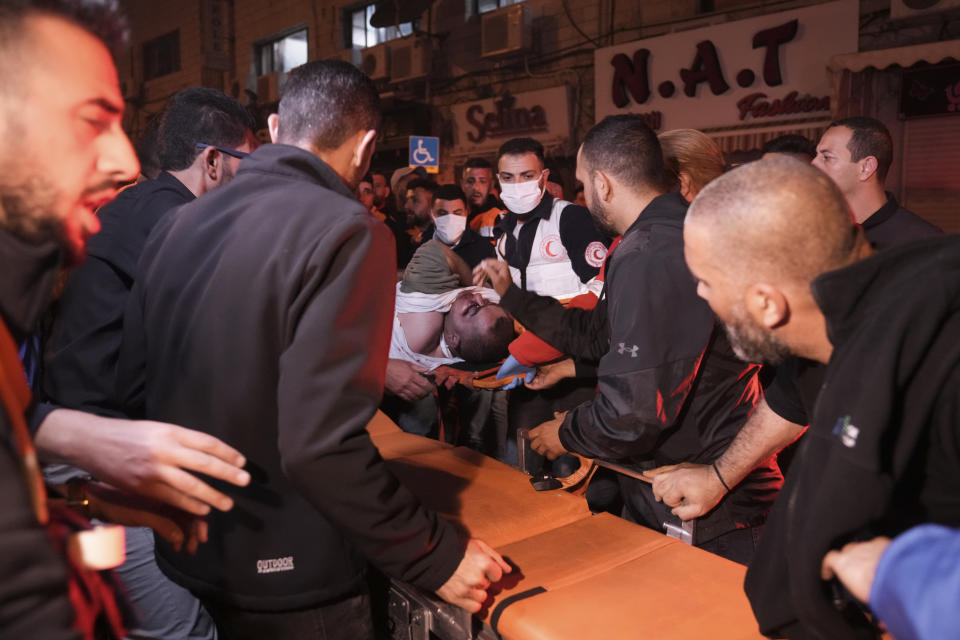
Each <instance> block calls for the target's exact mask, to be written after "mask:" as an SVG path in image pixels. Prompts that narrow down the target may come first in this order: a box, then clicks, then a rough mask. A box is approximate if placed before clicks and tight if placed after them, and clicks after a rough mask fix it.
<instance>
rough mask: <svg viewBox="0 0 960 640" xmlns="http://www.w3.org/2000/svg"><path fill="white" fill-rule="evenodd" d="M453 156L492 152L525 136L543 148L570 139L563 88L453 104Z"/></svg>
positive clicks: (567, 95) (568, 110)
mask: <svg viewBox="0 0 960 640" xmlns="http://www.w3.org/2000/svg"><path fill="white" fill-rule="evenodd" d="M451 110H452V111H453V117H454V125H455V134H454V136H455V143H454V149H453V153H454V154H456V155H468V154H476V153H488V152H490V151H494V150H496V149H497V148H498V147H499V146H500V145H501V144H503V143H504V142H505V141H506V140H509V139H510V138H516V137H519V136H529V137H531V138H536V139H537V140H539V141H540V142H541V143H542V144H544V145H545V146H550V145H553V144H557V143H562V142H566V141H568V140H569V139H570V99H569V92H568V89H567V87H554V88H552V89H543V90H541V91H530V92H526V93H518V94H516V95H510V94H504V95H502V96H500V97H497V98H492V99H488V100H480V101H477V102H468V103H463V104H456V105H453V106H452V107H451Z"/></svg>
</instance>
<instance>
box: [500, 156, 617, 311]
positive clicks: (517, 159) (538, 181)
mask: <svg viewBox="0 0 960 640" xmlns="http://www.w3.org/2000/svg"><path fill="white" fill-rule="evenodd" d="M498 155H499V160H498V161H497V166H498V171H499V173H498V174H497V177H498V179H499V180H500V189H501V194H500V197H501V199H502V200H503V204H504V205H505V206H506V207H507V213H506V215H505V216H503V217H502V218H501V219H500V220H499V222H498V223H497V233H498V234H499V236H498V239H497V251H498V253H499V254H500V255H501V256H503V259H504V260H506V262H507V264H509V265H510V273H511V274H512V276H513V281H514V283H516V285H517V286H518V287H520V288H521V289H523V290H527V291H533V292H534V293H539V294H540V295H545V296H551V297H553V298H557V299H558V300H565V299H569V298H573V297H575V296H578V295H580V294H582V293H587V292H588V291H592V292H593V293H594V294H599V293H600V289H601V288H602V286H603V285H602V283H600V282H599V281H597V280H596V277H597V274H598V273H600V267H601V265H603V260H604V258H606V255H607V247H608V246H609V244H610V240H609V238H608V237H607V236H606V235H605V234H604V233H603V232H601V231H599V230H597V228H596V226H595V225H594V223H593V220H592V219H591V217H590V212H589V211H587V210H586V209H584V208H583V207H580V206H577V205H575V204H572V203H570V202H567V201H565V200H557V199H555V198H554V197H553V196H551V195H550V194H549V193H547V192H546V183H547V178H548V177H549V176H550V170H549V169H546V168H545V165H544V155H543V145H542V144H540V143H539V142H537V141H536V140H534V139H532V138H513V139H511V140H507V141H506V142H504V143H503V144H502V145H501V146H500V152H499V154H498Z"/></svg>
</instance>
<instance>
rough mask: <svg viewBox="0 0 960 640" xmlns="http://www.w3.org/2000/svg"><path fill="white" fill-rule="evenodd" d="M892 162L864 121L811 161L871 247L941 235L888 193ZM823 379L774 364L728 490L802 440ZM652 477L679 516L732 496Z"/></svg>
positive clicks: (682, 479)
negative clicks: (832, 185)
mask: <svg viewBox="0 0 960 640" xmlns="http://www.w3.org/2000/svg"><path fill="white" fill-rule="evenodd" d="M892 160H893V141H892V140H891V139H890V133H889V132H888V131H887V128H886V127H885V126H884V125H883V123H882V122H880V121H878V120H875V119H873V118H866V117H852V118H845V119H843V120H838V121H837V122H834V123H832V124H831V125H830V126H829V127H828V128H827V130H826V131H825V132H824V134H823V136H822V137H821V138H820V142H819V144H818V147H817V156H816V158H815V159H814V160H813V166H815V167H817V168H818V169H820V170H822V171H823V172H824V173H826V174H827V175H828V176H830V179H831V180H833V182H834V183H835V184H836V185H837V187H838V188H839V189H840V192H841V193H842V194H843V196H844V199H845V200H846V201H847V204H848V205H849V207H850V210H851V212H852V213H853V217H854V219H855V220H856V221H857V222H858V223H860V224H861V225H862V226H863V231H864V234H865V235H866V237H867V240H869V241H870V244H871V245H872V246H873V247H874V248H875V249H881V250H882V249H888V248H890V247H894V246H898V245H901V244H904V243H907V242H912V241H914V240H919V239H921V238H929V237H933V236H938V235H941V234H942V232H941V231H940V229H938V228H937V227H935V226H933V225H932V224H930V223H929V222H927V221H925V220H923V219H922V218H920V217H919V216H917V215H916V214H915V213H913V212H911V211H908V210H906V209H904V208H903V207H901V206H900V205H899V204H898V203H897V200H896V198H894V197H893V195H892V194H890V193H887V192H885V191H884V189H883V184H884V180H885V179H886V176H887V172H888V171H889V170H890V164H891V162H892ZM823 376H824V366H823V365H822V364H820V363H818V362H814V361H812V360H809V359H807V358H799V357H796V356H787V357H786V358H784V360H783V361H782V362H781V363H780V364H779V365H778V366H777V369H776V374H775V376H774V378H773V380H772V382H771V383H770V385H769V386H768V387H767V389H766V394H765V396H764V398H763V400H761V401H760V404H759V405H758V406H757V410H756V411H755V412H754V413H753V415H752V416H750V419H749V420H748V421H747V423H746V424H745V425H744V426H743V429H742V430H741V431H740V434H739V435H738V436H737V437H736V439H735V440H734V441H733V442H732V443H730V447H729V448H728V449H727V450H726V451H725V452H724V453H723V455H722V456H720V457H719V458H718V459H717V460H716V466H717V469H718V470H719V471H720V473H721V474H722V475H723V477H724V478H725V479H726V481H727V484H728V485H729V486H731V487H732V486H734V485H735V484H736V483H738V482H740V480H741V479H742V478H744V477H745V476H746V475H747V473H749V472H750V470H751V469H753V468H754V467H755V466H756V465H757V464H759V463H760V462H761V461H763V460H766V459H767V458H769V457H770V456H771V455H774V454H776V453H777V452H778V451H780V450H781V449H783V448H784V447H785V446H787V445H789V444H790V443H791V442H794V441H795V440H796V439H797V438H799V437H800V436H801V435H802V434H803V431H804V428H805V427H806V425H808V424H809V423H810V416H811V415H812V414H813V407H814V404H815V403H816V401H817V395H818V394H819V393H820V388H821V386H822V385H823ZM651 475H655V476H656V477H655V479H654V482H653V487H654V492H655V493H656V494H657V496H658V497H660V498H661V499H662V500H663V501H664V503H665V504H667V505H669V506H671V507H673V508H674V509H673V511H674V513H675V514H677V515H678V516H680V517H682V518H695V517H697V516H699V515H702V514H704V513H706V512H708V511H709V510H710V509H712V508H713V506H714V505H716V504H717V502H719V501H720V499H721V498H722V497H723V495H724V494H725V493H726V491H727V489H726V487H724V486H723V485H722V484H720V483H719V482H717V478H716V476H715V474H714V470H713V469H711V468H710V467H709V466H704V465H690V464H687V465H682V466H680V467H673V466H671V467H665V468H663V469H657V470H655V471H653V472H652V474H651Z"/></svg>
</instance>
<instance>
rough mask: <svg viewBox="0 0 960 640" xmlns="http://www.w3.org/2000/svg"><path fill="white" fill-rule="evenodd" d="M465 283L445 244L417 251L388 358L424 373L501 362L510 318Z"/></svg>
mask: <svg viewBox="0 0 960 640" xmlns="http://www.w3.org/2000/svg"><path fill="white" fill-rule="evenodd" d="M451 186H452V185H451ZM454 188H457V187H454ZM464 217H465V216H464ZM488 246H489V245H488ZM470 280H471V272H470V269H469V268H468V267H467V266H466V264H464V263H463V262H462V261H461V260H460V259H459V258H458V257H457V255H456V253H454V252H453V251H451V250H450V248H449V247H447V245H445V244H443V243H441V242H439V241H436V240H433V241H428V242H425V243H424V244H423V246H421V247H420V248H419V249H417V253H416V255H415V256H414V257H413V260H411V261H410V264H409V265H408V266H407V269H406V270H405V271H404V274H403V279H402V280H401V281H400V282H399V283H398V284H397V301H396V305H395V310H394V319H393V333H392V335H391V338H390V357H391V358H393V359H398V360H404V361H406V362H410V363H413V364H415V365H417V366H419V367H422V368H424V369H425V370H426V371H433V370H434V369H436V368H438V367H440V366H445V365H450V364H455V363H458V362H467V363H473V364H487V363H491V362H497V361H499V360H501V359H503V358H504V357H505V356H506V354H507V345H508V344H509V343H510V341H511V340H513V338H514V337H516V334H515V332H514V328H513V318H511V317H510V314H508V313H507V312H506V311H505V310H504V309H503V307H501V306H500V305H499V304H497V303H498V302H499V300H500V296H498V295H497V294H496V293H495V292H494V291H493V290H492V289H488V288H485V287H474V286H469V285H470ZM433 414H434V415H436V407H434V409H433Z"/></svg>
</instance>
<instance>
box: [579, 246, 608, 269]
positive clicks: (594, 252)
mask: <svg viewBox="0 0 960 640" xmlns="http://www.w3.org/2000/svg"><path fill="white" fill-rule="evenodd" d="M606 257H607V248H606V247H605V246H604V244H603V243H602V242H591V243H590V244H588V245H587V250H586V251H584V252H583V258H584V260H586V261H587V264H588V265H590V266H591V267H596V268H597V269H599V268H600V267H602V266H603V261H604V259H605V258H606Z"/></svg>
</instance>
